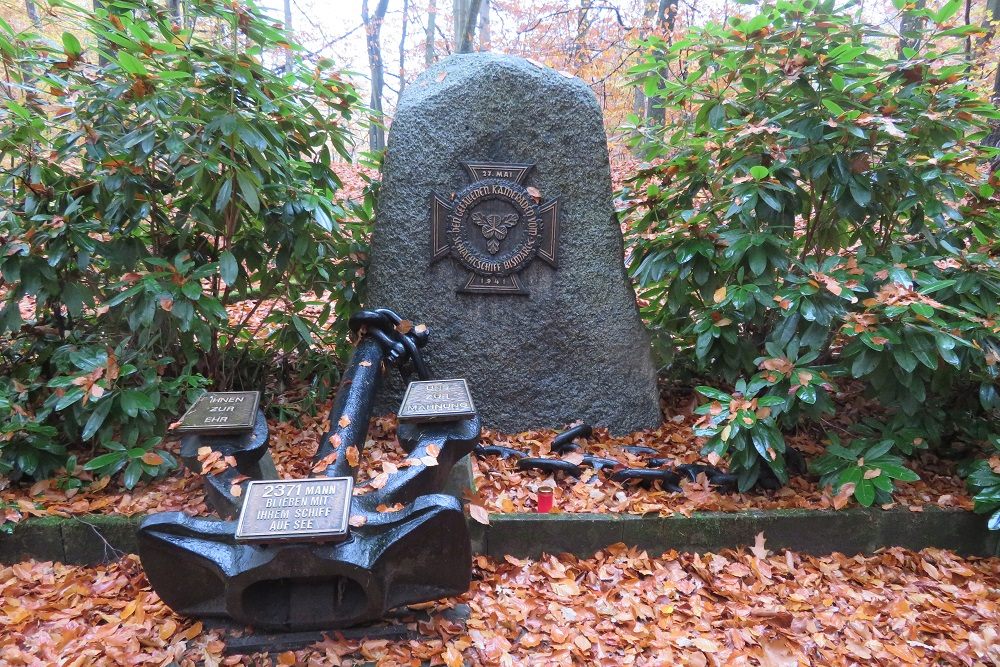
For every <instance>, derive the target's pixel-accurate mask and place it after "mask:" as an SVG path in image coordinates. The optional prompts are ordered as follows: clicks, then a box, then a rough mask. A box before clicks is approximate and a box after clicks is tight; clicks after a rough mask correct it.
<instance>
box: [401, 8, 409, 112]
mask: <svg viewBox="0 0 1000 667" xmlns="http://www.w3.org/2000/svg"><path fill="white" fill-rule="evenodd" d="M409 11H410V0H403V35H402V36H401V37H400V38H399V97H402V96H403V88H405V87H406V22H407V20H408V19H409Z"/></svg>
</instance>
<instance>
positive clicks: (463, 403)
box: [399, 378, 476, 422]
mask: <svg viewBox="0 0 1000 667" xmlns="http://www.w3.org/2000/svg"><path fill="white" fill-rule="evenodd" d="M475 414H476V406H475V405H473V403H472V395H471V394H469V385H468V384H466V382H465V380H464V379H462V378H457V379H454V380H420V381H417V382H411V383H410V386H408V387H407V388H406V395H405V396H403V403H402V405H400V406H399V421H401V422H405V421H411V422H435V421H456V420H458V419H465V418H466V417H472V416H475Z"/></svg>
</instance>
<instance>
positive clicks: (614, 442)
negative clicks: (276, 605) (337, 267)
mask: <svg viewBox="0 0 1000 667" xmlns="http://www.w3.org/2000/svg"><path fill="white" fill-rule="evenodd" d="M693 419H694V418H693V417H692V416H691V415H690V414H688V413H685V412H683V411H681V412H678V413H677V414H675V415H674V416H673V417H671V418H669V419H667V420H666V421H665V422H664V423H663V424H662V425H661V426H660V427H659V428H657V429H652V430H648V431H641V432H639V433H635V434H632V435H629V436H624V437H611V436H610V435H608V434H607V432H606V431H603V430H600V429H599V430H598V431H597V432H596V433H595V435H594V437H592V438H589V439H588V440H581V441H579V444H581V446H582V447H583V450H581V451H586V452H588V453H593V454H601V455H605V456H611V457H615V458H618V459H619V460H622V461H623V462H626V463H629V464H632V465H635V466H638V467H643V466H644V465H645V464H644V460H645V458H646V457H640V456H633V455H630V454H627V453H625V452H623V451H622V449H621V448H622V447H623V446H624V445H646V446H649V447H653V448H655V449H656V450H657V451H658V452H659V455H660V456H664V457H669V458H671V459H672V460H674V461H675V462H676V464H680V463H692V462H696V461H700V462H707V461H706V460H705V459H704V457H702V456H701V454H700V453H699V447H700V443H699V441H698V439H696V438H695V437H694V436H693V435H692V431H691V424H692V423H693ZM270 426H271V453H272V456H273V457H274V460H275V464H276V466H277V468H278V472H279V474H280V476H281V477H284V478H292V477H307V476H310V475H311V474H312V470H311V469H312V457H313V454H314V453H315V451H316V444H317V443H318V442H319V439H320V436H321V435H322V434H323V432H324V431H325V430H326V428H327V421H326V419H325V418H321V417H306V418H304V419H302V420H301V423H300V424H298V425H295V424H292V423H290V422H275V421H272V422H271V424H270ZM555 433H556V432H555V431H552V430H539V431H528V432H525V433H518V434H512V435H508V434H502V433H496V432H492V431H486V432H485V433H484V435H483V440H482V442H483V443H484V444H501V445H507V446H511V447H515V448H518V449H522V450H525V451H530V452H531V453H532V454H536V455H538V454H542V455H548V454H549V445H550V443H551V441H552V438H553V436H554V435H555ZM395 434H396V425H395V420H394V419H393V418H391V417H385V418H376V419H373V420H372V424H371V427H370V429H369V434H368V436H369V441H368V444H367V445H366V447H365V449H364V450H363V452H362V467H361V473H360V475H359V478H365V477H368V476H371V477H374V476H376V475H378V474H380V473H382V472H388V474H392V472H393V471H394V470H395V469H396V468H395V465H394V464H398V463H400V462H401V461H402V460H403V459H404V458H406V455H405V453H404V452H403V451H402V449H401V448H400V447H399V445H398V444H397V442H396V435H395ZM789 442H790V444H793V445H794V446H796V447H797V448H798V449H799V450H800V451H802V452H803V453H804V454H805V455H806V457H807V458H808V457H810V456H813V455H815V454H818V453H819V452H820V451H821V447H820V445H818V444H817V443H816V442H815V439H814V438H813V437H812V436H810V435H809V434H806V433H803V434H799V435H793V436H790V438H789ZM172 447H173V449H174V450H175V451H176V447H177V444H176V442H175V443H173V445H172ZM567 456H568V457H569V458H570V459H571V460H572V457H574V456H578V453H577V454H569V455H567ZM383 464H388V465H387V466H385V467H383ZM473 465H474V473H475V478H476V486H477V490H478V497H477V498H474V499H473V500H474V501H475V502H476V503H478V504H480V505H482V506H484V507H486V508H487V509H489V510H490V511H493V512H506V513H511V512H534V511H535V491H536V489H537V488H538V487H539V486H542V485H551V486H553V487H554V488H555V510H556V511H560V512H600V513H606V512H626V513H631V514H644V513H648V512H653V513H658V514H661V515H670V514H674V513H681V514H690V513H691V512H693V511H696V510H713V511H738V510H742V509H751V508H757V509H774V508H810V509H828V508H831V507H833V508H838V509H839V508H841V507H843V506H845V505H847V504H848V502H849V501H848V498H847V497H843V496H841V497H837V496H834V495H833V494H832V493H831V492H830V491H829V490H828V489H821V488H819V487H818V486H817V484H816V480H815V478H814V477H812V476H808V475H807V476H802V477H794V478H792V480H791V481H790V483H789V484H788V486H786V487H785V488H783V489H780V490H779V491H775V492H753V493H748V494H730V495H726V494H721V493H718V492H716V491H715V490H713V489H712V488H710V487H709V486H708V485H706V484H699V483H687V482H684V483H683V484H682V488H683V489H684V492H683V493H682V494H677V493H668V492H665V491H662V490H660V489H659V488H658V487H654V488H652V489H644V488H641V487H637V486H632V485H629V484H625V485H623V484H620V483H618V482H613V481H611V480H610V479H608V476H607V475H604V474H600V473H598V474H594V473H592V471H590V470H589V469H588V470H586V471H585V473H584V476H583V477H582V478H580V479H579V480H576V479H573V478H571V477H562V476H555V477H553V476H552V475H551V474H549V473H543V472H540V471H535V470H529V471H518V470H516V469H515V465H514V461H513V460H501V459H499V458H497V457H487V458H484V459H481V460H478V459H477V460H474V464H473ZM911 465H912V466H913V467H914V468H915V469H917V470H918V471H919V472H920V474H921V478H922V479H921V480H920V481H918V482H914V483H911V484H900V485H898V488H897V492H896V496H895V498H896V500H895V504H896V505H899V506H902V507H907V508H910V509H911V510H912V511H915V512H919V511H922V510H923V508H924V507H925V506H927V505H937V506H941V507H959V508H963V509H971V508H972V500H971V498H970V497H969V495H968V494H967V493H966V491H965V488H964V485H963V484H962V481H961V480H960V479H959V478H958V477H957V476H956V475H955V466H954V464H953V463H952V462H948V461H942V460H940V459H938V458H936V457H934V456H932V455H930V454H924V455H923V456H922V457H921V458H920V460H919V461H916V462H914V463H912V464H911ZM77 477H78V478H79V479H81V480H82V481H84V484H83V486H82V487H80V488H78V489H77V488H67V485H66V483H65V482H66V479H65V478H63V479H62V481H60V479H59V478H57V479H54V480H45V481H42V482H38V483H36V484H33V485H19V484H9V483H8V482H7V481H6V480H0V502H3V503H4V506H5V507H6V509H3V507H4V506H0V517H3V518H5V519H6V520H7V521H15V522H16V521H19V520H20V519H22V518H24V517H26V516H45V515H60V516H69V515H77V514H85V513H88V512H97V513H102V514H122V515H133V514H138V513H148V512H157V511H169V510H181V511H185V512H187V513H189V514H209V513H210V510H209V508H208V507H207V506H206V504H205V496H204V493H203V492H202V491H201V481H200V478H199V477H198V476H197V475H193V474H191V473H188V472H175V473H173V474H171V475H170V476H168V477H166V478H164V479H161V480H157V481H154V482H151V483H148V484H142V485H140V486H139V487H137V488H135V489H133V490H132V491H126V490H124V489H122V488H120V487H119V486H118V484H117V483H116V482H110V483H109V482H108V480H107V479H99V480H94V479H92V477H90V476H89V473H85V472H82V471H81V472H78V473H77ZM5 486H6V488H4V487H5ZM886 507H890V506H886Z"/></svg>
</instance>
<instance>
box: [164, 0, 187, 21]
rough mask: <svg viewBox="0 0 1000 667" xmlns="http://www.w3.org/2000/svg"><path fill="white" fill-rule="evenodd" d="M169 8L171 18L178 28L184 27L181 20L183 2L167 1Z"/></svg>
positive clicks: (176, 0) (178, 0) (179, 0)
mask: <svg viewBox="0 0 1000 667" xmlns="http://www.w3.org/2000/svg"><path fill="white" fill-rule="evenodd" d="M167 7H168V8H169V9H170V18H172V19H173V20H174V23H176V24H177V25H178V26H183V25H184V23H183V22H182V20H181V0H167Z"/></svg>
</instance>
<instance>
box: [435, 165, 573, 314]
mask: <svg viewBox="0 0 1000 667" xmlns="http://www.w3.org/2000/svg"><path fill="white" fill-rule="evenodd" d="M462 166H463V167H465V170H466V171H467V172H468V173H469V180H470V181H471V182H470V183H469V185H467V186H465V187H464V188H463V189H462V190H459V191H458V192H457V193H455V194H454V195H452V197H451V199H450V200H449V199H446V198H445V197H442V196H441V195H439V194H437V193H434V196H433V197H432V203H431V264H433V263H434V262H437V261H439V260H441V259H444V258H445V257H447V256H448V255H451V256H452V257H454V258H455V259H456V260H457V261H458V263H459V264H461V265H462V266H464V267H465V268H466V269H468V270H469V271H471V273H472V275H471V276H470V277H469V280H468V282H467V283H466V284H465V286H464V287H462V288H460V289H459V290H458V291H459V292H465V293H472V294H522V295H526V294H527V293H528V291H527V290H526V289H524V287H523V286H522V285H521V281H520V280H519V279H518V274H519V273H520V272H521V271H523V270H524V269H525V267H527V266H528V264H530V263H531V262H532V261H533V260H534V259H535V257H538V258H539V259H541V260H542V261H544V262H547V263H548V264H549V265H550V266H551V267H552V268H558V266H559V264H558V261H557V259H556V253H557V250H558V246H559V200H558V199H550V200H548V201H546V202H544V203H543V202H542V201H541V196H540V195H539V194H538V191H537V190H535V189H534V188H527V187H525V185H524V181H525V179H526V178H527V176H528V172H530V171H531V169H532V168H533V167H534V166H535V165H533V164H517V163H494V162H463V163H462Z"/></svg>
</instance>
